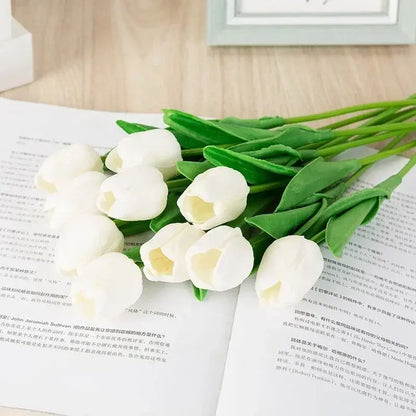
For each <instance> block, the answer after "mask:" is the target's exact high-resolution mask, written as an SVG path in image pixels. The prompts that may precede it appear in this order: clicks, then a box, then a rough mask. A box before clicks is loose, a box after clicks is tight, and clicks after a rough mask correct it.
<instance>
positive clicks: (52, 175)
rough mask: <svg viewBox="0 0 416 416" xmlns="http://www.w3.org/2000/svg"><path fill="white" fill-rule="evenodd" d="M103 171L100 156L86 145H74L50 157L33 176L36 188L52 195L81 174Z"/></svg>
mask: <svg viewBox="0 0 416 416" xmlns="http://www.w3.org/2000/svg"><path fill="white" fill-rule="evenodd" d="M89 170H94V171H98V172H102V171H103V162H102V161H101V158H100V155H99V154H98V153H97V152H96V151H95V150H94V149H93V148H92V147H91V146H88V145H86V144H81V143H76V144H71V145H70V146H67V147H64V148H63V149H60V150H58V151H57V152H55V153H53V154H52V155H50V156H49V157H48V158H47V159H46V160H45V161H44V162H43V163H42V165H41V166H40V168H39V171H38V173H37V174H36V175H35V186H36V188H38V189H40V190H43V191H46V192H49V193H52V192H56V191H57V190H59V189H61V188H62V187H63V186H64V185H65V184H67V183H68V182H69V181H70V180H71V179H73V178H75V177H77V176H78V175H81V173H84V172H88V171H89Z"/></svg>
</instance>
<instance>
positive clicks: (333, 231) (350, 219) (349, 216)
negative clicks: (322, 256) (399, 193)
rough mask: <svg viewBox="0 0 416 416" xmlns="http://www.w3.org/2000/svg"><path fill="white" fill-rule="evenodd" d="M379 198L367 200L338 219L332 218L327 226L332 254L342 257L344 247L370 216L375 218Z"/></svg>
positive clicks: (327, 235) (327, 237) (328, 242)
mask: <svg viewBox="0 0 416 416" xmlns="http://www.w3.org/2000/svg"><path fill="white" fill-rule="evenodd" d="M379 206H380V204H379V198H372V199H367V200H366V201H363V202H360V203H359V204H357V205H355V206H354V207H352V208H350V209H348V210H347V211H345V212H344V213H343V214H341V215H339V216H338V217H333V218H330V220H329V221H328V224H327V226H326V235H325V238H326V243H327V244H328V247H329V248H330V250H331V251H332V253H333V254H334V255H335V256H337V257H341V256H342V252H343V250H344V247H345V246H346V244H347V243H348V241H350V238H351V237H352V236H353V235H354V233H355V231H356V229H357V228H358V227H359V226H360V225H362V224H363V222H364V221H365V219H366V218H367V217H368V215H372V216H374V215H375V214H376V213H377V210H378V208H379Z"/></svg>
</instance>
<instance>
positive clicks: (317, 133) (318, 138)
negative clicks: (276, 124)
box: [230, 124, 334, 155]
mask: <svg viewBox="0 0 416 416" xmlns="http://www.w3.org/2000/svg"><path fill="white" fill-rule="evenodd" d="M272 131H273V133H274V134H273V136H271V137H268V138H264V139H259V140H254V141H249V142H246V143H241V144H237V145H235V146H233V147H232V148H230V149H231V150H233V151H234V152H239V153H240V152H249V151H253V150H259V149H263V148H265V147H268V146H271V145H275V144H281V145H285V146H289V147H291V148H292V149H295V148H298V147H302V146H306V145H308V144H312V143H321V142H323V141H328V140H330V139H333V138H334V134H333V132H332V131H331V130H314V129H311V128H310V127H307V126H303V125H301V124H299V125H292V126H285V127H282V128H280V129H277V130H272ZM304 155H309V153H304Z"/></svg>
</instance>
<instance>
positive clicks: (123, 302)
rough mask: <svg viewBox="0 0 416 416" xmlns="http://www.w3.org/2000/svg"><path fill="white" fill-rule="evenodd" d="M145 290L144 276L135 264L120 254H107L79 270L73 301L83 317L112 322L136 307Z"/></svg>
mask: <svg viewBox="0 0 416 416" xmlns="http://www.w3.org/2000/svg"><path fill="white" fill-rule="evenodd" d="M142 290H143V282H142V272H141V271H140V269H139V267H137V266H136V264H135V263H134V261H133V260H130V259H129V258H128V257H127V256H125V255H124V254H121V253H106V254H103V255H102V256H100V257H98V258H96V259H95V260H93V261H92V262H91V263H88V264H87V265H85V266H83V267H81V268H80V270H79V275H78V277H77V278H76V279H75V280H74V281H73V283H72V289H71V298H72V304H73V306H74V308H75V310H76V311H77V313H78V314H79V315H81V316H82V317H84V318H86V319H90V320H99V319H101V318H102V319H109V318H114V317H116V316H117V315H119V314H121V313H122V312H123V311H124V310H125V309H126V308H128V307H129V306H131V305H132V304H133V303H135V302H136V301H137V299H139V297H140V295H141V294H142Z"/></svg>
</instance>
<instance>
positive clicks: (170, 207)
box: [150, 193, 185, 233]
mask: <svg viewBox="0 0 416 416" xmlns="http://www.w3.org/2000/svg"><path fill="white" fill-rule="evenodd" d="M178 198H179V194H177V193H169V195H168V202H167V204H166V208H165V210H164V211H163V212H162V213H161V214H160V215H158V216H157V217H156V218H153V219H152V220H151V221H150V229H151V230H152V231H153V232H154V233H157V232H158V231H159V230H160V229H161V228H163V227H164V226H165V225H168V224H172V223H174V222H185V218H183V216H182V214H181V212H180V211H179V207H178V204H177V201H178Z"/></svg>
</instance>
